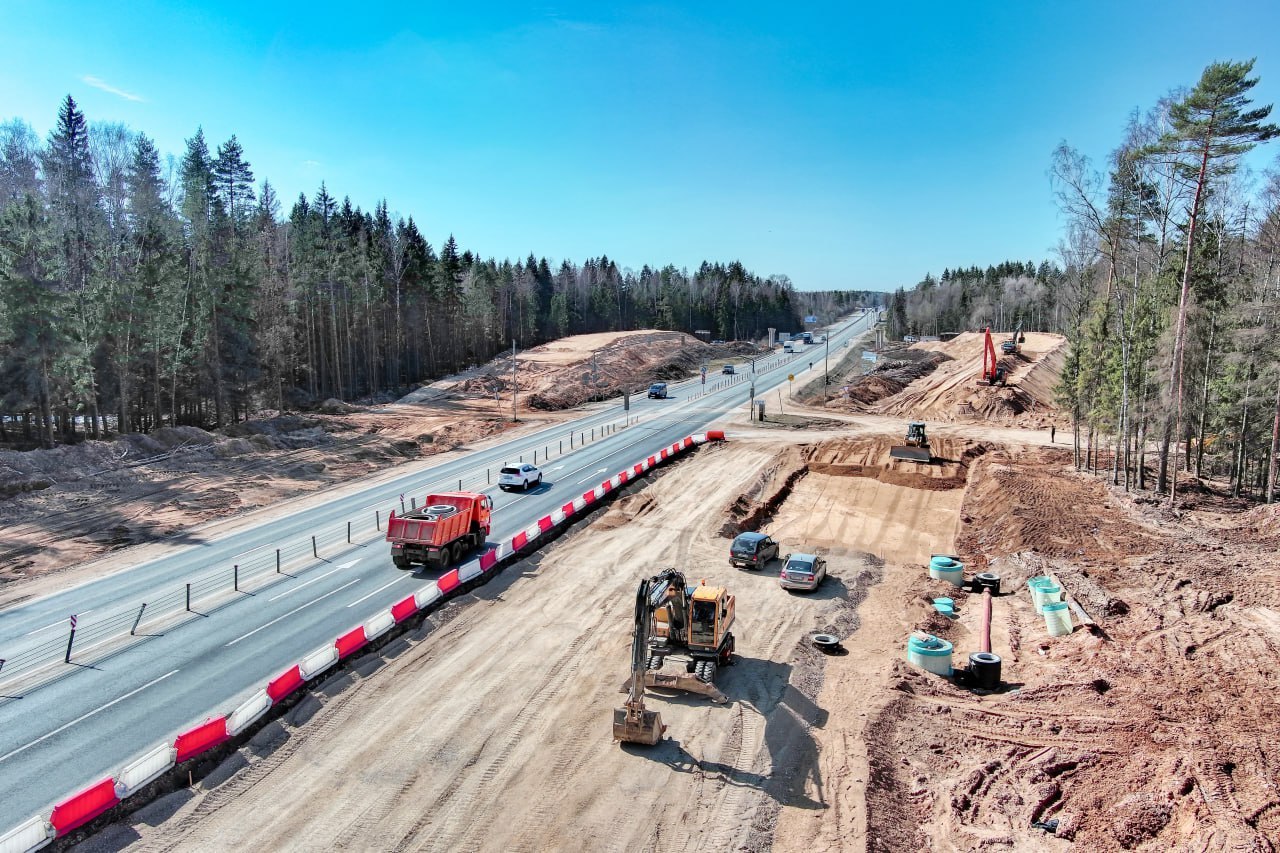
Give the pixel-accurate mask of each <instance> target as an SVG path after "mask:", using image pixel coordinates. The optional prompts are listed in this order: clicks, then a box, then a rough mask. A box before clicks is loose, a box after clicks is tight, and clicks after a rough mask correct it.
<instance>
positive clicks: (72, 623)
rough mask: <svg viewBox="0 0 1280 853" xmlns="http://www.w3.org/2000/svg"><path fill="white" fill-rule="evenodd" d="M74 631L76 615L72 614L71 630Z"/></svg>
mask: <svg viewBox="0 0 1280 853" xmlns="http://www.w3.org/2000/svg"><path fill="white" fill-rule="evenodd" d="M75 629H76V615H75V614H74V613H72V614H71V630H72V631H74V630H75Z"/></svg>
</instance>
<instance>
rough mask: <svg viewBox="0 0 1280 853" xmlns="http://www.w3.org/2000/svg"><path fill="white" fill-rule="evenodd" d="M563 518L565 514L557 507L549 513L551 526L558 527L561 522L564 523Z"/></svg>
mask: <svg viewBox="0 0 1280 853" xmlns="http://www.w3.org/2000/svg"><path fill="white" fill-rule="evenodd" d="M564 518H565V515H564V510H563V509H558V510H556V511H555V512H553V513H551V526H552V527H559V526H560V525H561V524H564Z"/></svg>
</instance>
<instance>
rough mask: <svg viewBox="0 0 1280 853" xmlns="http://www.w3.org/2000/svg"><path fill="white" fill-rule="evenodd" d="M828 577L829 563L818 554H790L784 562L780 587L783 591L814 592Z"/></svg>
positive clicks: (779, 577)
mask: <svg viewBox="0 0 1280 853" xmlns="http://www.w3.org/2000/svg"><path fill="white" fill-rule="evenodd" d="M826 576H827V561H826V560H824V559H822V558H821V557H819V556H818V555H817V554H788V555H787V556H786V557H785V558H784V559H783V561H782V571H781V572H780V573H779V574H778V585H779V586H781V587H782V588H783V589H797V590H800V591H802V592H812V591H813V590H815V589H817V588H818V586H819V584H821V583H822V580H823V578H825V577H826Z"/></svg>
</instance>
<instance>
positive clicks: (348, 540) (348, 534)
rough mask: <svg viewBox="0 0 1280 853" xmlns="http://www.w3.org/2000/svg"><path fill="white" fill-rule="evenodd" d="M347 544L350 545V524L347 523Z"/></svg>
mask: <svg viewBox="0 0 1280 853" xmlns="http://www.w3.org/2000/svg"><path fill="white" fill-rule="evenodd" d="M347 544H348V545H350V544H351V522H349V521H348V522H347Z"/></svg>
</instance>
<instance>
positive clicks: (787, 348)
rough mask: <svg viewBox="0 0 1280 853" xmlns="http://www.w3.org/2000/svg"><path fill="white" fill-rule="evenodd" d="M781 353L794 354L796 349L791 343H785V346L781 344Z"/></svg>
mask: <svg viewBox="0 0 1280 853" xmlns="http://www.w3.org/2000/svg"><path fill="white" fill-rule="evenodd" d="M782 351H783V352H795V351H796V348H795V347H794V346H792V345H791V341H787V342H786V343H785V344H783V345H782Z"/></svg>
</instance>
